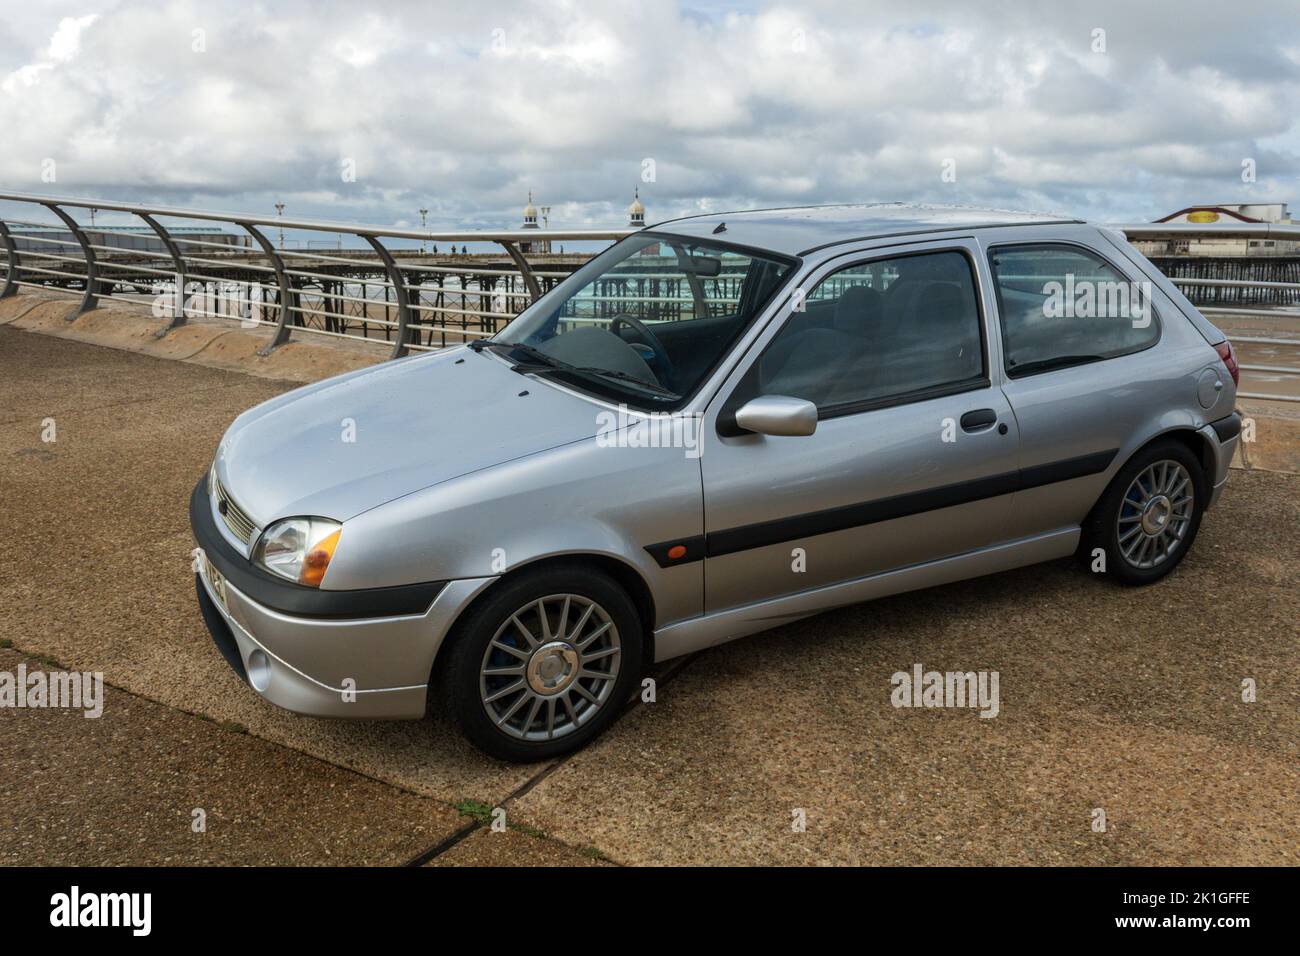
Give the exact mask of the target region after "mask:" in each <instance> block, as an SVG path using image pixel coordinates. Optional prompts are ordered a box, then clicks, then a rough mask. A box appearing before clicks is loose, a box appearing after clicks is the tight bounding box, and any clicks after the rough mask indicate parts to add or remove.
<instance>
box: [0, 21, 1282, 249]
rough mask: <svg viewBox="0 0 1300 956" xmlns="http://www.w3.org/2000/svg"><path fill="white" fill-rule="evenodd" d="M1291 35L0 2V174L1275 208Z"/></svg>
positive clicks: (272, 188) (180, 190) (335, 201)
mask: <svg viewBox="0 0 1300 956" xmlns="http://www.w3.org/2000/svg"><path fill="white" fill-rule="evenodd" d="M87 8H90V10H91V12H89V13H87V12H86V11H87ZM363 11H364V12H363ZM1097 27H1101V28H1104V29H1105V30H1106V38H1107V51H1106V52H1105V53H1095V52H1093V50H1092V47H1091V44H1092V31H1093V30H1094V28H1097ZM195 30H202V31H203V35H204V37H205V46H206V49H205V51H204V52H195V51H194V50H193V48H192V39H193V34H194V31H195ZM1298 49H1300V21H1298V20H1297V18H1296V17H1295V16H1294V15H1293V13H1292V12H1290V11H1289V10H1288V9H1287V7H1286V6H1285V5H1281V4H1278V5H1274V6H1270V5H1267V4H1264V5H1260V4H1252V5H1250V6H1249V7H1248V8H1246V7H1240V6H1239V7H1235V8H1231V9H1228V8H1224V7H1223V6H1222V5H1221V4H1219V3H1216V2H1210V0H1183V2H1177V3H1175V2H1162V3H1144V4H1133V3H1131V2H1121V0H1098V2H1095V3H1092V4H1089V5H1086V7H1084V8H1082V9H1079V10H1060V9H1054V8H1052V7H1049V6H1047V5H1043V4H1041V3H1032V2H1025V3H1015V2H1011V0H991V2H987V3H980V4H970V3H959V2H956V0H952V2H940V0H913V2H909V3H908V4H906V5H899V4H885V3H852V2H844V3H832V2H813V3H811V4H799V5H794V4H771V3H769V4H762V3H760V4H755V5H747V4H742V3H732V2H727V3H713V4H700V3H684V4H681V5H672V4H667V3H648V4H636V5H630V4H622V3H619V4H614V3H609V4H599V3H590V2H587V3H576V2H572V0H565V2H559V3H557V2H555V0H534V2H525V0H497V2H493V3H492V4H478V5H467V4H450V3H428V2H424V3H414V2H413V3H409V4H397V5H388V6H385V7H378V6H368V7H364V8H362V7H359V6H358V5H357V4H355V3H351V2H346V3H345V2H343V0H327V2H307V0H298V2H292V0H289V2H286V0H280V2H276V3H274V4H270V3H266V4H248V3H237V2H229V3H219V2H216V3H212V2H198V0H172V2H170V3H167V4H165V5H162V6H159V5H157V4H156V3H147V2H144V0H120V2H113V3H95V2H90V0H87V2H86V3H84V4H82V5H81V8H80V9H74V8H60V9H51V10H50V12H49V13H48V14H46V15H44V16H42V15H39V14H37V13H33V12H31V11H30V10H27V9H24V10H22V11H18V12H4V13H0V78H2V79H0V129H3V130H4V131H5V149H4V150H3V151H0V182H3V184H4V186H5V187H6V188H7V189H11V190H15V191H33V192H56V191H57V192H66V193H80V194H85V195H103V196H114V197H118V196H120V197H129V198H139V199H153V200H158V201H166V202H169V203H174V204H185V203H196V204H199V203H201V204H203V205H206V206H209V207H218V208H230V209H257V210H262V211H265V210H267V209H269V208H270V204H271V203H272V202H273V201H275V199H277V198H279V199H283V200H284V201H285V202H286V203H287V204H288V207H289V209H290V210H292V211H293V212H294V213H295V214H297V215H302V216H325V217H334V218H364V219H377V220H381V221H389V220H396V219H399V218H404V219H407V220H408V221H409V220H411V219H412V217H413V215H414V214H413V210H414V209H417V208H419V207H420V206H427V207H428V208H429V209H430V210H431V211H432V212H431V215H430V223H431V225H439V226H443V225H446V226H453V225H487V224H492V225H500V224H513V223H515V222H516V221H517V217H518V210H519V208H520V207H521V206H522V205H523V201H524V196H525V194H526V192H527V190H528V189H530V188H531V189H533V190H534V191H535V194H536V195H537V197H538V200H539V201H545V202H548V203H549V204H550V205H552V206H553V207H554V208H553V211H552V214H551V222H552V224H554V225H580V224H585V223H586V222H603V223H606V224H610V223H621V221H622V216H623V213H622V210H623V209H624V208H625V206H626V204H627V202H628V201H630V199H631V192H632V189H633V188H634V187H637V186H640V187H641V195H642V198H643V199H644V200H645V201H646V203H647V205H648V206H649V213H650V218H651V219H652V220H653V219H655V218H661V217H667V216H669V215H674V214H680V213H689V212H694V211H697V210H699V209H702V208H712V209H725V208H728V207H736V206H762V205H780V204H789V203H800V202H833V201H853V200H864V199H914V200H920V201H952V202H976V203H980V202H982V203H988V204H993V205H997V206H1003V207H1006V206H1034V205H1037V206H1041V205H1048V206H1050V207H1052V208H1054V209H1059V210H1066V211H1071V212H1074V213H1076V214H1079V215H1084V216H1089V217H1092V218H1104V219H1110V218H1145V217H1150V216H1153V215H1155V214H1158V213H1160V212H1165V211H1169V210H1172V209H1174V208H1178V207H1179V206H1182V205H1187V204H1189V203H1191V202H1195V201H1203V200H1211V199H1212V200H1218V201H1226V200H1230V199H1234V198H1237V199H1247V198H1255V199H1259V198H1263V197H1271V198H1278V199H1290V200H1294V201H1296V202H1297V203H1298V204H1300V188H1298V187H1300V178H1298V164H1300V160H1298V159H1297V151H1298V147H1300V126H1298V123H1300V109H1298V108H1297V107H1298V106H1300V55H1298V54H1297V50H1298ZM1247 156H1250V157H1253V158H1255V159H1256V160H1257V161H1258V164H1259V181H1258V182H1257V183H1255V184H1253V185H1246V184H1243V183H1241V181H1240V168H1241V160H1242V158H1244V157H1247ZM647 157H648V158H652V159H654V161H655V165H656V171H657V177H656V181H655V182H652V183H645V182H642V180H641V169H642V165H641V164H642V161H643V160H644V159H645V158H647ZM45 158H53V159H55V160H56V161H57V162H58V169H59V181H58V184H57V186H52V185H50V184H46V183H42V182H41V181H40V172H41V163H42V160H43V159H45ZM345 158H348V159H352V160H354V161H355V164H356V170H357V181H356V182H351V183H349V182H344V181H342V179H341V178H340V176H339V168H340V162H341V160H343V159H345ZM948 159H953V160H955V161H956V170H957V179H956V182H953V183H944V182H942V181H941V179H940V172H941V166H942V164H943V163H944V161H945V160H948Z"/></svg>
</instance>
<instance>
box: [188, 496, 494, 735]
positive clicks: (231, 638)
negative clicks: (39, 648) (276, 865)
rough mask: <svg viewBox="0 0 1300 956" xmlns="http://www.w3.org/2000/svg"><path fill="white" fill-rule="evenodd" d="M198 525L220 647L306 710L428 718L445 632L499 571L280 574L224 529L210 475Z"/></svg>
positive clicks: (194, 522)
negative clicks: (344, 583) (406, 580)
mask: <svg viewBox="0 0 1300 956" xmlns="http://www.w3.org/2000/svg"><path fill="white" fill-rule="evenodd" d="M190 524H191V527H192V528H193V531H194V537H195V540H196V541H197V542H198V545H199V547H200V548H201V549H202V551H203V555H204V560H200V561H199V562H198V573H197V575H196V589H197V592H198V598H199V605H200V609H201V610H202V612H203V618H204V621H205V623H206V624H207V626H208V630H209V632H210V633H211V634H212V638H213V640H214V642H215V643H216V645H217V648H218V650H219V651H220V652H221V654H222V656H223V657H225V658H226V660H227V662H228V663H230V665H231V667H232V668H233V669H234V670H235V672H236V673H237V674H239V676H240V677H241V678H242V679H243V680H244V681H245V682H246V683H247V684H248V685H249V686H250V687H252V688H253V690H254V691H256V692H257V693H258V694H259V695H260V696H261V697H263V698H265V699H266V700H268V701H270V702H271V703H273V704H275V705H277V706H279V707H283V708H285V709H286V710H291V711H294V712H295V713H299V714H309V715H312V716H319V717H343V718H354V719H370V720H373V719H417V718H419V717H422V716H423V715H424V712H425V707H426V704H427V697H428V683H429V675H430V673H431V672H432V670H433V661H434V658H435V657H436V656H437V653H438V648H439V647H440V646H441V644H442V641H443V638H444V637H445V636H446V634H447V632H448V631H449V630H450V628H451V626H452V624H453V622H454V621H455V620H456V618H457V616H458V615H459V614H460V612H461V611H462V610H463V609H464V608H465V607H466V606H467V605H468V604H469V602H470V601H472V600H473V599H474V597H475V596H476V595H477V594H478V593H479V592H481V591H482V590H483V588H485V587H487V585H489V584H490V583H492V581H493V580H495V579H494V578H471V579H463V580H457V581H447V582H433V583H431V584H429V585H418V586H417V585H410V586H404V587H402V588H375V589H367V590H366V591H333V592H330V591H320V592H317V591H316V589H314V588H302V587H299V586H298V585H294V584H290V583H288V582H280V581H276V580H274V579H273V578H272V576H271V575H269V574H265V573H264V572H261V571H259V570H258V569H256V568H254V567H253V566H252V565H251V563H250V562H249V561H248V559H247V558H245V557H244V556H243V555H241V554H239V553H238V552H237V551H235V549H234V548H233V547H232V546H231V545H230V544H229V543H228V542H227V541H226V540H225V539H224V537H222V535H221V534H220V533H219V532H218V530H217V527H216V515H215V512H214V510H213V507H212V503H211V501H210V499H209V497H208V494H207V491H206V481H200V482H199V485H198V487H196V488H195V489H194V493H193V495H191V498H190ZM218 582H219V583H218ZM418 588H423V589H424V591H419V590H417V589H418ZM304 591H311V592H315V593H314V594H310V595H308V594H302V593H300V592H304ZM250 592H252V593H250ZM254 594H255V595H256V596H254ZM422 595H427V600H425V599H424V598H423V597H422ZM286 606H288V607H290V608H292V609H293V613H289V612H287V611H286V610H285V608H286ZM385 611H387V613H384V612H385Z"/></svg>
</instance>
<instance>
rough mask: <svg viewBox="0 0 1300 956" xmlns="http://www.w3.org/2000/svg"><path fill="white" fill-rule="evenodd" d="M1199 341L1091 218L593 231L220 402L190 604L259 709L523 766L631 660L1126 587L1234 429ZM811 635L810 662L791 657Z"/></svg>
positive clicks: (1228, 452)
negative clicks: (966, 582) (426, 335)
mask: <svg viewBox="0 0 1300 956" xmlns="http://www.w3.org/2000/svg"><path fill="white" fill-rule="evenodd" d="M1236 381H1237V365H1236V360H1235V357H1234V355H1233V350H1232V347H1231V345H1229V344H1228V342H1227V341H1226V339H1225V338H1224V336H1223V334H1222V333H1221V332H1219V331H1218V330H1217V329H1216V328H1215V327H1214V326H1212V325H1211V324H1210V323H1209V322H1207V321H1206V320H1205V319H1204V318H1203V317H1202V316H1201V315H1200V314H1199V313H1198V312H1197V311H1196V309H1195V308H1193V307H1192V305H1191V304H1190V303H1189V302H1188V301H1187V299H1186V298H1184V297H1183V296H1182V295H1181V294H1180V293H1179V292H1178V290H1177V289H1175V288H1174V287H1173V286H1172V285H1171V284H1170V283H1169V281H1168V280H1167V279H1165V278H1164V277H1163V276H1162V275H1161V274H1160V273H1159V272H1158V271H1156V269H1155V268H1154V267H1153V266H1152V265H1151V263H1149V262H1148V261H1147V260H1146V259H1144V258H1143V257H1142V256H1141V255H1139V254H1138V253H1137V252H1136V251H1135V250H1134V249H1133V247H1132V246H1130V245H1129V244H1128V243H1127V242H1126V241H1125V240H1124V238H1123V237H1122V236H1121V235H1119V234H1118V233H1115V232H1112V231H1109V230H1106V229H1102V228H1098V227H1096V226H1090V225H1087V224H1085V223H1082V222H1077V221H1073V220H1060V219H1052V218H1049V217H1040V216H1033V215H1026V214H1017V213H1004V212H989V211H982V210H972V209H953V208H934V207H920V206H908V205H870V206H837V207H821V208H807V209H783V210H773V211H757V212H741V213H727V214H725V215H710V216H704V217H696V218H689V219H682V220H677V221H674V222H668V223H664V224H661V225H659V226H656V227H652V228H650V229H647V230H645V231H642V232H638V233H635V234H633V235H632V236H630V237H628V238H626V239H624V240H622V241H621V242H619V243H617V244H616V245H614V246H613V247H612V248H610V249H608V250H607V251H605V252H604V253H603V254H601V255H599V256H597V257H595V258H594V259H592V260H591V261H590V262H588V263H587V264H586V265H584V266H583V267H582V268H580V269H578V270H577V271H576V272H575V273H574V274H573V275H572V276H570V277H569V278H567V279H565V280H564V281H562V282H560V283H559V284H558V285H557V286H556V287H555V288H554V289H553V290H551V291H550V292H548V293H547V294H545V295H543V296H542V297H541V298H540V299H538V300H537V301H536V302H534V303H533V304H532V305H531V306H530V307H529V308H528V309H527V310H526V311H524V312H523V313H522V314H521V315H520V316H519V317H518V318H516V319H515V320H514V321H513V322H511V323H510V324H509V326H508V327H507V328H505V330H504V331H502V332H500V333H498V334H497V335H495V336H493V337H492V338H489V339H486V340H482V341H476V342H473V343H471V344H469V345H468V346H459V347H454V348H448V349H445V350H442V351H439V352H435V353H431V354H424V355H420V356H417V357H411V358H406V359H401V360H398V361H394V362H389V363H386V364H383V365H378V366H375V367H373V368H367V369H364V370H362V371H358V372H353V373H350V374H347V375H342V376H339V377H337V378H333V379H329V380H327V381H324V382H319V383H317V384H315V385H311V386H308V387H306V388H301V389H298V390H296V391H293V392H289V393H287V394H285V395H282V396H280V397H278V398H275V399H273V400H271V401H269V402H266V403H265V404H263V405H259V406H258V407H256V408H253V409H251V410H250V411H247V412H245V413H244V414H243V415H241V416H240V417H239V418H238V419H237V420H236V421H235V423H234V424H233V425H232V426H231V428H230V430H229V431H228V432H227V433H226V435H225V437H224V438H223V439H222V441H221V444H220V447H219V449H218V451H217V455H216V459H215V461H214V462H213V464H212V468H211V471H210V473H209V474H207V475H206V476H204V477H203V479H202V480H201V481H200V482H199V483H198V485H197V487H195V489H194V493H193V496H192V498H191V500H190V521H191V524H192V526H193V529H194V534H195V537H196V538H197V541H198V544H199V546H200V550H201V553H200V554H199V560H198V562H197V567H198V577H197V587H198V598H199V603H200V605H201V607H202V611H203V615H204V618H205V620H206V622H207V624H208V627H209V629H210V630H211V631H212V634H213V637H214V638H215V640H216V643H217V646H218V647H219V648H220V650H221V652H222V654H223V655H224V656H225V657H226V659H227V660H228V661H229V662H230V664H231V666H232V667H234V669H235V670H236V671H237V672H238V673H239V674H240V676H241V677H243V678H244V679H245V680H246V681H247V682H248V684H249V685H250V686H251V687H252V688H253V690H254V691H256V692H257V693H258V694H260V695H261V696H262V697H264V698H266V699H267V700H269V701H271V702H272V703H274V704H278V705H279V706H281V707H285V708H288V709H289V710H293V711H297V712H299V713H303V714H314V715H320V716H328V717H356V718H418V717H420V716H422V715H423V714H424V713H425V710H426V706H427V705H428V704H429V702H430V701H432V702H433V703H434V704H435V705H438V706H440V707H442V708H444V709H445V711H446V713H447V714H448V715H449V717H450V719H451V721H452V722H453V723H454V724H455V725H456V726H457V727H458V728H459V729H460V730H461V731H462V732H463V733H464V734H465V735H466V736H467V737H468V738H469V739H470V740H471V741H473V742H474V743H475V744H476V745H478V746H479V747H480V748H482V749H483V750H485V751H486V752H488V753H489V754H492V755H495V756H497V757H501V758H505V759H507V760H520V761H526V760H538V759H542V758H546V757H551V756H554V755H556V754H559V753H563V752H565V751H570V750H573V749H575V748H577V747H580V746H582V745H583V744H585V743H587V742H588V741H590V740H591V739H592V738H593V737H595V736H596V735H597V734H599V733H600V732H601V731H602V730H603V729H604V728H605V727H607V726H608V725H609V724H610V722H611V721H612V720H614V719H615V717H616V716H617V714H618V712H619V710H620V708H621V707H622V706H623V705H624V704H625V703H626V702H627V701H628V699H629V697H630V696H631V695H632V694H633V692H634V690H635V689H637V688H638V687H639V684H640V680H641V677H642V675H643V671H644V669H645V668H646V667H647V666H648V665H649V664H650V663H651V662H655V661H663V660H666V659H668V658H672V657H676V656H678V655H681V654H686V653H688V652H691V651H697V650H699V649H701V648H705V647H710V646H712V645H714V644H720V643H722V642H724V641H729V640H731V639H732V638H737V637H741V636H742V635H746V634H752V633H754V632H755V631H761V630H764V629H766V628H771V627H776V626H778V625H780V624H784V623H786V622H789V621H793V620H795V619H797V618H800V617H804V616H806V615H810V614H814V613H816V612H818V611H823V610H826V609H827V608H833V607H838V606H841V605H845V604H849V603H853V602H857V601H864V600H868V599H870V598H875V597H880V596H882V595H887V594H895V593H898V592H900V591H909V590H914V589H917V588H925V587H930V586H933V585H939V584H944V583H946V582H950V581H956V580H959V579H962V578H969V577H974V576H977V575H982V574H989V573H991V572H995V571H1002V570H1005V569H1008V568H1014V567H1019V566H1022V565H1027V564H1032V563H1034V562H1038V561H1048V560H1052V559H1055V558H1063V557H1065V556H1068V555H1072V554H1076V553H1077V554H1079V555H1080V556H1081V557H1083V558H1084V559H1085V560H1086V561H1087V564H1088V567H1089V568H1091V569H1092V570H1094V571H1096V572H1098V576H1106V577H1110V578H1113V579H1115V580H1117V581H1120V582H1123V583H1124V584H1148V583H1150V582H1153V581H1156V580H1158V579H1160V578H1161V577H1163V576H1164V575H1166V574H1168V573H1169V572H1170V571H1171V570H1172V569H1173V568H1174V567H1175V566H1176V565H1177V564H1178V562H1179V561H1180V560H1181V559H1182V557H1183V556H1184V555H1185V554H1186V553H1187V550H1188V548H1190V547H1191V545H1192V541H1193V540H1194V539H1195V537H1196V531H1197V528H1198V526H1199V525H1200V522H1201V518H1202V515H1203V514H1204V513H1205V511H1206V509H1208V508H1209V507H1210V506H1211V505H1213V504H1214V501H1215V498H1216V497H1217V496H1218V495H1219V493H1220V491H1221V490H1222V488H1223V484H1224V482H1225V480H1226V478H1227V475H1228V462H1229V460H1230V459H1231V458H1232V454H1233V451H1234V448H1235V445H1236V442H1237V436H1238V432H1239V430H1240V418H1239V417H1238V415H1237V414H1235V413H1234V411H1233V404H1234V398H1235V395H1236ZM813 652H814V653H815V649H814V651H813Z"/></svg>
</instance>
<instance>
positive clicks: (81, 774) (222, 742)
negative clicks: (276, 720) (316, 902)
mask: <svg viewBox="0 0 1300 956" xmlns="http://www.w3.org/2000/svg"><path fill="white" fill-rule="evenodd" d="M20 662H25V663H26V664H27V666H28V668H29V672H30V671H42V672H48V671H49V670H50V665H48V664H45V663H42V662H40V661H37V660H34V659H31V658H24V657H23V656H22V655H20V654H18V653H17V652H15V651H12V650H0V671H6V672H8V673H10V674H16V673H17V671H18V665H19V663H20ZM0 737H3V739H4V740H5V745H4V747H0V864H2V865H5V866H34V865H41V866H54V865H64V866H122V865H137V866H159V865H225V866H245V865H281V864H288V865H320V864H336V865H345V864H351V865H370V866H375V865H395V864H402V863H405V862H407V861H408V860H410V859H411V858H413V857H414V856H416V855H417V854H419V853H420V852H421V851H423V850H424V849H426V848H427V847H429V846H431V845H433V844H436V843H438V842H439V841H441V840H444V839H446V838H447V837H448V836H450V835H451V834H452V833H454V832H455V831H456V830H457V829H458V828H460V827H461V826H463V825H464V818H463V817H461V816H460V814H459V813H457V812H456V811H455V810H454V809H453V808H451V807H450V806H448V805H446V804H444V803H441V802H439V801H435V800H430V799H428V798H424V797H419V796H416V795H414V794H410V793H404V792H402V791H400V790H397V789H395V788H393V787H390V786H387V785H385V784H383V783H380V782H377V781H375V780H371V779H368V778H366V777H363V776H361V775H359V774H355V773H351V772H349V771H347V770H342V769H340V768H338V767H335V766H333V765H331V764H328V763H325V762H323V761H320V760H316V759H313V758H311V757H307V756H305V755H303V754H301V753H298V752H297V751H296V750H292V749H289V748H286V747H282V746H279V745H277V744H273V743H269V742H267V741H265V740H259V739H257V738H254V737H250V736H248V735H247V734H244V733H239V732H236V731H232V730H229V729H225V728H222V727H221V726H219V725H218V724H216V723H214V722H212V721H210V720H203V719H200V718H199V717H195V716H190V715H188V714H178V713H177V712H176V711H174V710H171V709H169V708H167V707H163V706H161V705H159V704H155V703H152V702H150V701H147V700H142V699H140V698H138V697H135V696H133V695H131V694H128V693H125V692H123V691H121V690H117V689H115V688H111V687H106V688H105V699H104V702H103V713H102V715H101V716H100V717H98V718H94V719H88V718H86V717H83V716H82V713H81V711H78V710H69V709H50V708H47V709H21V710H19V709H16V708H13V707H0ZM195 810H201V811H202V814H203V815H202V817H201V819H202V822H203V830H202V832H195V829H194V825H195V821H196V819H199V818H196V816H195V813H194V811H195Z"/></svg>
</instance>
